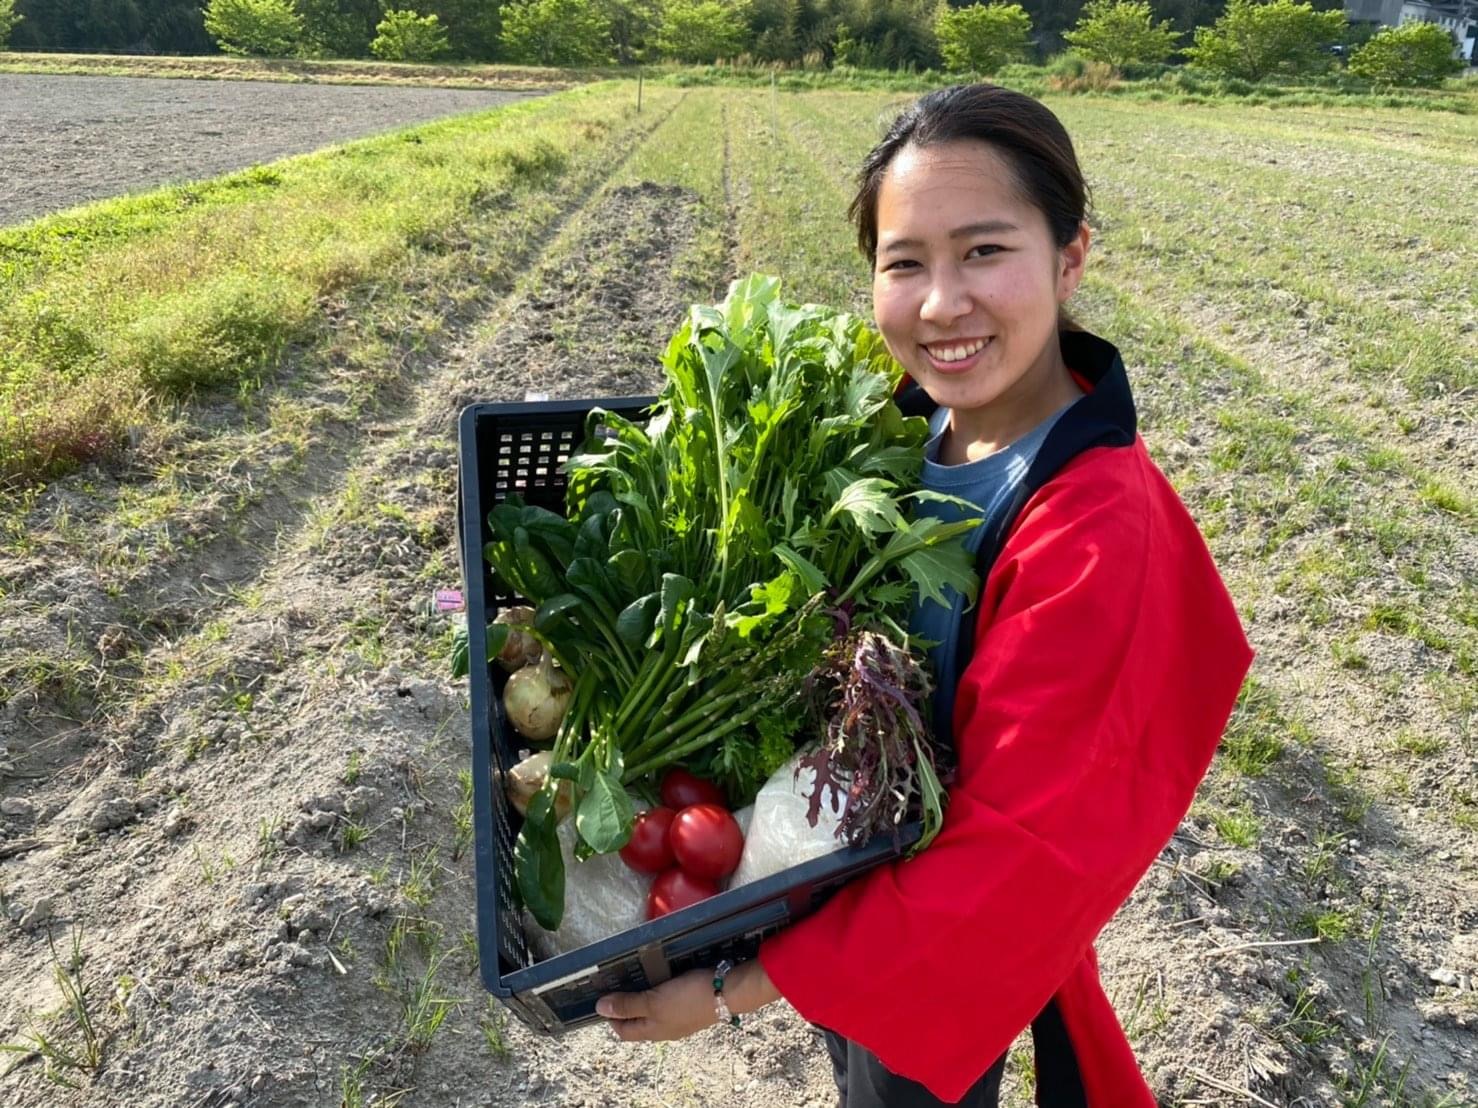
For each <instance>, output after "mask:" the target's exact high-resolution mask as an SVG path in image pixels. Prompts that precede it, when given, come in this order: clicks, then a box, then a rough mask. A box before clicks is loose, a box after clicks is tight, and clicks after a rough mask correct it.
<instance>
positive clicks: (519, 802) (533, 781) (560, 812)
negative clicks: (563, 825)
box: [503, 750, 574, 819]
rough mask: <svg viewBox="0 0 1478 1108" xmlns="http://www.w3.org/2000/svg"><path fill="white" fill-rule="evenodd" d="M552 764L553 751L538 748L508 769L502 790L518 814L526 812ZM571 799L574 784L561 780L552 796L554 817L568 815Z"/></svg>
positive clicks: (546, 777) (547, 775) (542, 785)
mask: <svg viewBox="0 0 1478 1108" xmlns="http://www.w3.org/2000/svg"><path fill="white" fill-rule="evenodd" d="M553 764H554V751H552V750H540V751H537V752H536V753H533V754H530V755H529V756H528V757H527V758H525V759H524V760H523V761H521V762H519V763H518V765H516V766H514V767H513V768H512V769H510V770H509V771H508V777H507V780H506V781H505V782H504V785H503V792H504V793H505V794H506V795H507V797H508V803H510V804H512V805H513V807H514V808H516V809H517V810H518V814H519V815H521V816H522V815H527V814H528V808H529V801H531V800H533V799H534V794H535V793H537V792H538V791H539V790H540V789H542V788H543V787H544V782H545V781H546V780H548V778H549V767H550V766H551V765H553ZM573 799H574V786H573V785H572V784H571V783H570V782H569V781H561V782H560V783H559V789H558V791H557V792H556V793H555V797H554V817H555V819H564V818H565V816H567V815H569V813H570V802H571V801H572V800H573Z"/></svg>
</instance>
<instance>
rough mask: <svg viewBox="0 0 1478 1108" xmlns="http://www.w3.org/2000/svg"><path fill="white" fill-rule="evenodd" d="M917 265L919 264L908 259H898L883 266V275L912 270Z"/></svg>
mask: <svg viewBox="0 0 1478 1108" xmlns="http://www.w3.org/2000/svg"><path fill="white" fill-rule="evenodd" d="M918 264H919V263H918V262H916V261H913V260H912V259H910V258H899V259H898V260H897V261H895V262H886V263H885V264H884V265H883V272H884V273H892V272H894V271H895V270H900V269H911V268H913V267H914V266H916V265H918Z"/></svg>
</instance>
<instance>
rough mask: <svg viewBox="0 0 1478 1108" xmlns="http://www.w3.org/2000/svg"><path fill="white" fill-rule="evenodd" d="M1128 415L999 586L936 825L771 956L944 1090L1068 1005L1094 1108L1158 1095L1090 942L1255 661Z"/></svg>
mask: <svg viewBox="0 0 1478 1108" xmlns="http://www.w3.org/2000/svg"><path fill="white" fill-rule="evenodd" d="M1085 341H1086V340H1085ZM1098 341H1100V342H1101V340H1098ZM1105 345H1106V344H1105ZM1065 349H1066V347H1065ZM1109 349H1110V350H1111V349H1112V348H1109ZM1114 357H1115V360H1117V352H1114ZM1069 364H1075V363H1073V362H1069ZM1119 373H1120V374H1122V368H1120V369H1119ZM1125 396H1126V397H1127V388H1126V390H1125ZM1129 427H1130V430H1129V431H1128V433H1127V434H1126V435H1125V436H1123V439H1122V442H1123V444H1124V445H1120V446H1095V447H1091V448H1089V449H1087V450H1086V451H1085V452H1083V453H1080V454H1078V455H1077V456H1076V457H1073V458H1072V459H1071V460H1070V461H1068V462H1067V463H1066V464H1065V465H1064V466H1063V467H1062V468H1061V469H1060V470H1058V471H1057V472H1056V474H1055V475H1054V476H1052V477H1051V478H1050V479H1049V480H1047V481H1046V483H1045V484H1043V485H1041V487H1040V488H1039V489H1038V491H1037V492H1036V493H1035V495H1033V496H1032V497H1031V498H1030V500H1028V501H1027V502H1026V504H1025V506H1024V507H1023V508H1022V510H1021V512H1020V514H1019V515H1018V516H1017V517H1016V520H1015V523H1014V525H1013V526H1012V529H1011V530H1010V532H1009V533H1008V534H1007V536H1006V538H1005V542H1004V545H1003V546H1002V547H1001V550H1000V553H999V555H998V556H997V557H996V560H995V562H994V564H993V566H992V568H991V571H990V573H989V575H988V577H987V578H986V581H985V585H984V587H983V589H982V593H981V599H980V604H979V608H978V610H977V623H976V630H975V646H974V653H973V655H972V656H971V660H970V663H969V665H968V666H967V667H966V668H965V670H964V672H963V674H962V676H961V679H960V685H959V691H958V694H957V700H956V705H955V714H954V735H955V745H956V752H957V756H958V761H959V772H958V775H957V778H956V781H955V783H954V785H953V786H952V787H951V788H950V790H949V803H948V806H947V808H946V811H945V820H944V829H943V830H942V831H941V832H940V834H939V836H938V838H937V839H935V841H934V843H933V844H932V845H931V846H930V847H929V848H928V849H927V850H925V851H924V852H922V853H921V854H919V855H918V856H917V857H916V858H914V859H912V860H908V861H900V862H896V863H894V864H891V865H887V866H883V867H880V868H878V869H875V870H872V871H870V872H869V873H867V874H866V875H864V876H863V877H860V878H858V879H857V880H855V881H853V882H851V883H850V884H848V885H846V886H845V887H843V888H842V889H841V890H840V891H839V892H838V893H837V894H836V895H835V896H833V897H832V898H831V900H829V901H828V902H827V903H826V904H825V905H823V906H822V907H821V908H820V909H818V910H817V911H816V913H815V914H813V915H812V916H810V917H808V918H806V919H804V920H801V921H800V922H798V923H796V924H794V925H793V926H791V927H789V928H787V929H785V930H784V931H782V932H780V933H779V934H778V935H776V936H775V937H773V938H771V939H769V940H767V941H766V942H765V943H764V944H763V945H762V946H761V948H760V954H759V957H760V960H761V962H762V963H763V965H764V967H765V969H766V971H767V972H768V974H769V976H770V978H771V980H772V981H773V982H774V984H775V985H776V987H777V988H778V989H779V990H780V992H781V994H782V995H783V996H785V998H786V999H787V1000H789V1001H790V1003H791V1004H792V1005H793V1006H794V1007H795V1008H796V1010H797V1011H799V1012H800V1014H801V1015H802V1016H804V1017H805V1018H806V1019H808V1020H811V1021H813V1022H816V1023H819V1024H821V1025H823V1026H825V1027H828V1028H831V1029H832V1030H834V1031H836V1032H837V1033H839V1034H841V1035H843V1036H845V1037H847V1038H849V1039H852V1040H853V1041H855V1042H857V1043H859V1044H861V1045H862V1046H864V1047H866V1048H867V1049H869V1050H871V1051H872V1052H873V1053H874V1054H876V1055H877V1056H878V1058H879V1059H880V1060H881V1061H882V1062H883V1064H884V1065H886V1066H887V1067H888V1068H889V1069H891V1070H893V1071H894V1072H896V1073H899V1074H901V1075H903V1076H905V1077H909V1078H912V1079H913V1080H915V1081H918V1082H920V1083H921V1084H923V1085H925V1086H927V1087H928V1088H929V1090H930V1091H931V1092H933V1093H934V1095H935V1096H937V1097H939V1098H941V1099H943V1100H946V1101H950V1102H957V1101H958V1100H959V1099H960V1098H961V1097H962V1096H963V1095H964V1093H965V1092H966V1090H967V1089H968V1088H969V1087H970V1086H971V1085H972V1084H974V1083H975V1082H976V1081H977V1080H978V1079H979V1078H980V1076H981V1075H982V1074H983V1073H984V1072H985V1070H986V1069H987V1068H988V1067H989V1066H990V1065H991V1064H992V1063H993V1062H994V1061H995V1060H996V1059H997V1058H998V1057H999V1056H1000V1055H1001V1054H1002V1053H1004V1052H1005V1050H1006V1049H1007V1048H1008V1047H1009V1046H1010V1044H1011V1042H1012V1040H1013V1039H1015V1037H1016V1035H1017V1034H1018V1033H1019V1032H1020V1031H1022V1030H1023V1029H1024V1028H1025V1027H1027V1026H1028V1024H1030V1023H1031V1021H1032V1020H1033V1019H1034V1018H1035V1017H1036V1016H1037V1014H1038V1013H1039V1012H1041V1011H1042V1009H1043V1008H1044V1007H1045V1006H1046V1004H1047V1003H1048V1001H1049V1000H1050V999H1052V998H1054V997H1055V999H1056V1001H1057V1005H1058V1009H1059V1011H1060V1013H1061V1015H1062V1018H1063V1021H1064V1023H1065V1024H1066V1027H1067V1031H1068V1035H1069V1037H1070V1039H1071V1040H1072V1043H1073V1046H1074V1048H1075V1051H1076V1053H1077V1057H1078V1063H1079V1069H1080V1072H1081V1076H1082V1081H1083V1086H1084V1091H1085V1092H1086V1094H1087V1097H1088V1102H1089V1104H1090V1105H1091V1106H1092V1108H1100V1106H1102V1108H1135V1106H1139V1105H1145V1106H1153V1105H1154V1103H1155V1101H1154V1098H1153V1096H1152V1095H1151V1093H1150V1091H1149V1087H1148V1086H1147V1085H1146V1083H1145V1081H1144V1079H1143V1077H1142V1076H1141V1074H1140V1071H1139V1067H1138V1065H1137V1064H1136V1062H1135V1059H1134V1054H1133V1051H1132V1049H1131V1047H1130V1045H1129V1042H1128V1040H1127V1038H1126V1037H1125V1035H1124V1032H1123V1030H1122V1028H1121V1027H1120V1026H1119V1023H1118V1020H1117V1018H1116V1017H1115V1015H1114V1012H1113V1009H1112V1007H1111V1006H1110V1005H1109V1002H1108V999H1107V998H1106V997H1105V995H1104V993H1103V989H1102V987H1101V985H1100V984H1099V980H1098V973H1097V969H1096V965H1095V962H1094V954H1093V947H1092V944H1093V941H1094V939H1095V938H1096V937H1097V935H1098V933H1099V931H1100V930H1101V929H1102V928H1103V926H1104V925H1105V924H1106V923H1108V921H1109V920H1110V919H1111V918H1112V917H1113V915H1114V912H1115V911H1116V910H1117V909H1118V908H1119V906H1120V905H1121V904H1123V903H1124V901H1125V900H1126V899H1127V898H1128V896H1129V894H1130V892H1131V891H1132V890H1133V888H1134V886H1135V884H1136V883H1137V882H1138V881H1139V879H1140V877H1141V876H1142V875H1143V874H1144V872H1145V871H1146V870H1147V869H1148V868H1149V867H1150V865H1151V864H1152V863H1153V861H1154V859H1155V857H1156V855H1158V854H1159V852H1160V851H1161V850H1162V849H1163V848H1164V846H1165V844H1166V843H1167V842H1168V841H1169V839H1170V836H1171V834H1172V833H1173V832H1174V831H1175V828H1176V826H1177V825H1178V823H1179V822H1180V820H1181V818H1182V817H1183V816H1184V815H1185V813H1186V811H1187V810H1188V808H1189V807H1190V803H1191V799H1192V796H1193V794H1194V793H1195V790H1196V786H1197V784H1198V783H1199V782H1200V780H1201V778H1202V776H1203V775H1204V774H1205V772H1206V769H1207V766H1208V765H1209V764H1210V761H1211V757H1212V754H1213V753H1214V752H1215V750H1216V747H1217V743H1218V741H1219V739H1220V737H1221V734H1222V730H1223V728H1224V727H1225V725H1226V721H1227V718H1228V716H1229V715H1230V713H1231V710H1232V706H1233V704H1234V702H1235V700H1236V696H1237V692H1238V689H1239V688H1240V686H1241V683H1242V679H1243V677H1244V675H1245V674H1246V672H1247V669H1248V666H1249V665H1250V664H1251V660H1252V651H1251V649H1250V647H1249V646H1248V644H1247V640H1246V637H1245V636H1244V634H1243V631H1242V627H1241V624H1240V622H1239V620H1238V618H1237V613H1236V609H1235V607H1234V606H1233V603H1232V600H1231V597H1230V596H1229V595H1228V593H1227V590H1226V588H1225V586H1224V585H1223V584H1222V581H1221V579H1220V577H1219V576H1218V574H1217V571H1216V567H1215V566H1214V565H1213V564H1212V561H1211V557H1210V554H1209V553H1208V551H1207V549H1206V546H1205V543H1204V542H1203V540H1202V538H1201V535H1200V533H1199V531H1198V530H1197V528H1196V525H1195V523H1194V522H1193V521H1192V519H1191V517H1190V515H1189V514H1188V513H1187V512H1186V510H1185V507H1184V506H1183V505H1182V504H1181V502H1180V499H1179V498H1178V497H1177V496H1176V494H1175V490H1174V489H1173V488H1171V486H1170V483H1169V482H1168V481H1167V480H1166V479H1165V477H1164V475H1163V474H1162V473H1161V472H1160V471H1159V469H1158V468H1157V467H1156V466H1155V464H1154V463H1153V462H1152V461H1151V460H1150V458H1149V455H1148V454H1147V453H1146V451H1145V449H1144V443H1143V441H1142V440H1141V439H1139V437H1138V436H1137V435H1136V434H1135V433H1134V432H1133V430H1132V427H1133V424H1132V416H1131V422H1130V423H1129Z"/></svg>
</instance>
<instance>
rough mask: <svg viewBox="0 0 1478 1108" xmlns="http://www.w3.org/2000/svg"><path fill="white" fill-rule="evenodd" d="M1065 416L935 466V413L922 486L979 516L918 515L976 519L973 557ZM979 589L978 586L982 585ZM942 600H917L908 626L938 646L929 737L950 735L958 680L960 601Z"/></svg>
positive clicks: (944, 416) (927, 511)
mask: <svg viewBox="0 0 1478 1108" xmlns="http://www.w3.org/2000/svg"><path fill="white" fill-rule="evenodd" d="M1069 406H1070V405H1069ZM1065 411H1067V407H1063V408H1061V409H1059V410H1058V411H1056V412H1054V413H1053V414H1052V415H1050V416H1048V417H1047V418H1046V419H1045V420H1043V421H1042V422H1041V423H1040V424H1038V425H1037V426H1036V427H1034V428H1033V429H1032V430H1031V431H1029V432H1027V433H1026V434H1025V435H1023V436H1022V437H1021V438H1019V439H1017V440H1016V441H1015V442H1013V443H1011V444H1010V445H1009V446H1003V447H1002V448H1001V449H1000V450H997V451H996V452H995V453H994V454H987V455H986V456H985V457H984V458H977V459H975V460H974V461H973V462H963V463H961V464H960V465H953V466H951V465H942V464H940V462H939V448H940V444H941V442H942V440H943V438H944V428H945V426H946V424H947V423H948V421H949V410H948V409H947V408H940V409H939V410H938V411H936V412H935V413H934V415H933V416H932V417H931V418H930V420H929V427H930V430H932V431H933V437H932V438H930V439H929V442H928V444H927V445H926V446H925V448H924V471H923V474H922V484H923V487H924V488H925V489H928V490H929V491H931V492H939V493H945V494H947V495H949V496H957V497H959V498H960V499H962V500H967V501H969V502H970V503H971V504H974V505H975V506H976V507H977V509H978V511H977V512H970V511H968V510H967V509H965V508H963V507H961V506H960V505H956V504H940V503H937V502H935V501H929V500H925V501H921V502H920V503H919V506H918V512H919V514H921V515H930V516H936V517H938V518H939V519H942V520H944V521H946V522H954V521H955V520H960V519H965V518H966V517H968V516H971V515H979V516H980V517H981V522H980V526H979V527H977V528H975V530H974V531H972V532H970V534H969V535H968V536H966V539H965V545H966V547H967V548H968V549H969V551H970V553H971V554H978V553H979V552H980V544H981V543H982V542H984V541H985V536H986V534H987V533H988V531H989V530H990V529H992V528H994V527H995V526H996V525H997V523H998V522H999V520H1000V517H1001V516H1002V515H1003V514H1004V513H1005V511H1006V509H1007V507H1008V506H1009V504H1010V502H1011V494H1012V492H1014V491H1015V489H1016V486H1017V485H1019V484H1021V481H1022V478H1024V477H1025V476H1026V472H1027V470H1028V469H1030V468H1031V464H1032V461H1033V459H1035V458H1036V456H1037V451H1038V450H1039V449H1041V446H1042V443H1043V441H1044V440H1045V439H1046V438H1047V432H1049V431H1051V430H1052V425H1053V424H1054V423H1056V422H1057V420H1058V418H1059V417H1060V416H1061V415H1062V413H1063V412H1065ZM984 584H985V582H983V581H982V582H981V585H982V586H983V585H984ZM945 596H946V598H947V599H948V601H949V607H948V608H946V607H944V606H943V605H941V604H939V603H938V602H937V601H933V600H930V601H924V600H922V599H920V600H916V601H915V602H914V608H913V614H912V617H911V618H910V620H909V627H908V629H909V632H910V633H911V634H913V635H916V636H918V637H919V638H921V639H927V640H929V641H930V642H933V643H935V644H937V645H935V646H931V647H930V648H929V661H930V662H931V663H932V667H933V672H934V696H933V715H934V733H935V734H936V735H938V736H940V737H941V738H945V737H951V736H952V735H953V729H952V727H951V724H950V721H951V720H952V719H953V718H954V707H955V686H956V685H957V684H959V680H960V675H959V674H958V673H956V672H955V659H956V645H957V644H958V642H959V638H960V633H961V631H962V630H963V629H964V620H965V598H964V597H963V596H961V595H960V594H959V593H957V592H955V590H954V589H948V588H947V589H945Z"/></svg>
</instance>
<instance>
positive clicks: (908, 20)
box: [10, 0, 1339, 68]
mask: <svg viewBox="0 0 1478 1108" xmlns="http://www.w3.org/2000/svg"><path fill="white" fill-rule="evenodd" d="M1338 2H1339V0H1317V3H1316V6H1324V7H1333V6H1338ZM13 3H14V11H15V14H16V15H17V16H18V17H20V18H19V21H18V22H17V24H16V26H15V27H14V29H13V30H12V31H11V35H10V49H12V50H47V51H68V52H73V53H94V52H103V53H136V54H212V53H216V52H217V50H218V46H217V44H216V42H215V40H214V39H213V38H212V36H211V35H210V34H209V33H208V32H207V31H206V27H205V7H206V3H205V0H13ZM1083 3H1084V0H1023V3H1022V8H1023V9H1024V10H1025V11H1026V13H1027V15H1028V16H1029V17H1030V18H1031V22H1032V27H1033V28H1034V44H1033V45H1034V46H1035V47H1037V48H1038V49H1039V52H1040V53H1039V56H1040V57H1046V56H1048V55H1050V54H1052V53H1055V52H1057V51H1058V50H1060V49H1061V48H1062V45H1063V41H1062V38H1061V35H1062V32H1064V31H1066V30H1068V29H1070V28H1071V27H1072V26H1073V25H1074V24H1075V23H1076V22H1077V20H1078V17H1079V14H1080V12H1081V10H1082V7H1083ZM241 6H243V7H248V8H252V9H257V10H259V11H262V10H264V9H270V8H272V7H277V6H280V5H277V4H276V3H274V2H272V0H267V2H265V3H259V2H257V0H245V2H244V3H243V4H242V5H241ZM285 6H286V7H288V8H290V9H291V10H292V11H293V12H294V13H295V14H296V15H298V16H299V17H300V18H301V21H302V31H303V39H302V47H303V49H302V50H301V53H304V54H309V55H316V56H320V57H336V58H365V57H369V56H371V55H370V44H371V43H372V42H373V41H374V39H375V38H376V36H377V30H376V29H377V27H378V26H379V24H380V23H381V22H382V21H383V20H384V18H385V14H386V12H387V11H390V10H414V12H415V13H416V14H417V15H418V16H421V17H426V16H433V15H434V16H436V18H437V24H438V26H439V28H440V29H441V30H442V32H443V33H444V34H445V37H446V46H447V53H446V57H447V58H448V59H450V60H458V61H498V60H508V59H506V58H505V57H503V56H502V55H503V54H504V53H505V51H500V42H499V39H500V33H501V30H502V22H503V18H502V17H503V14H504V12H505V11H506V10H507V9H509V8H514V9H520V8H525V7H527V6H528V5H527V2H526V0H287V2H286V5H285ZM955 6H964V4H963V2H961V3H957V4H956V5H955ZM1224 6H1225V0H1151V7H1152V8H1153V10H1154V13H1155V17H1156V19H1160V20H1168V21H1169V22H1170V23H1171V25H1172V26H1173V27H1175V29H1176V30H1178V31H1181V32H1185V33H1189V32H1190V31H1192V30H1193V29H1194V28H1195V27H1198V26H1202V25H1206V24H1210V23H1212V22H1214V21H1215V20H1216V19H1217V18H1218V17H1219V16H1220V15H1221V14H1222V11H1223V8H1224ZM937 7H938V0H748V2H742V0H676V2H673V0H668V2H664V0H567V3H565V4H563V5H561V8H562V10H563V12H567V13H570V14H574V15H576V19H575V22H580V19H579V16H580V15H583V14H594V15H595V16H596V17H597V19H598V20H600V21H602V22H603V23H604V24H606V25H607V26H608V27H609V28H610V29H611V32H612V38H611V43H610V45H611V46H612V55H613V56H612V59H611V60H613V61H616V62H618V63H630V62H637V61H658V60H660V53H659V50H658V46H657V39H658V34H659V32H660V29H661V27H662V25H663V23H664V22H667V21H668V20H665V19H664V16H672V17H675V18H674V19H672V20H671V21H672V22H674V23H676V24H677V27H676V29H675V33H676V37H677V39H678V40H679V43H674V44H673V45H678V44H680V40H681V38H682V36H683V34H684V33H685V31H686V30H687V29H688V28H692V27H695V26H696V27H698V28H700V29H701V28H703V27H705V26H706V25H707V24H709V23H714V22H716V23H718V24H719V25H720V26H721V27H725V28H734V29H736V30H737V32H738V35H737V38H738V40H739V46H740V49H739V50H736V51H735V53H739V52H741V51H742V52H745V53H748V54H749V55H751V57H753V58H754V60H756V61H758V62H764V63H773V62H782V63H792V64H799V63H802V62H803V61H804V60H805V59H806V56H807V55H808V54H812V55H814V54H817V53H819V54H821V55H822V58H823V60H824V61H825V62H830V61H831V59H832V54H833V52H834V50H835V44H836V43H837V41H838V40H839V39H840V40H841V41H843V42H844V43H846V42H851V43H855V44H856V46H855V47H854V48H853V54H854V58H855V60H854V62H853V64H857V65H864V66H867V67H869V68H900V67H903V66H906V65H912V66H914V67H916V68H927V67H929V66H931V65H933V66H938V64H939V62H940V60H941V59H940V55H939V52H938V48H937V44H936V43H935V42H934V35H933V24H934V18H935V14H936V9H937ZM669 37H672V36H669Z"/></svg>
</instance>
